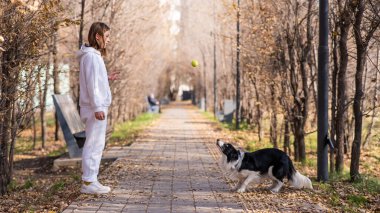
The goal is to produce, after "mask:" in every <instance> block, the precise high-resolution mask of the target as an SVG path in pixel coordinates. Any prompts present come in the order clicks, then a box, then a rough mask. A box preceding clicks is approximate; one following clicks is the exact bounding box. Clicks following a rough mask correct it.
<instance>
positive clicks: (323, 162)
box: [317, 0, 333, 181]
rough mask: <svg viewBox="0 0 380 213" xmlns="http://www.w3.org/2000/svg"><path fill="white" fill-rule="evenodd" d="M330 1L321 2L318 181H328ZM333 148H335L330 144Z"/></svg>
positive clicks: (323, 0) (321, 0) (322, 0)
mask: <svg viewBox="0 0 380 213" xmlns="http://www.w3.org/2000/svg"><path fill="white" fill-rule="evenodd" d="M328 10H329V6H328V0H319V47H318V150H317V154H318V159H317V167H318V168H317V176H318V181H327V180H328V155H327V144H328V142H329V138H328V102H329V101H328V71H329V70H328V68H329V47H328V33H329V26H328ZM330 146H331V148H333V146H332V144H331V143H330Z"/></svg>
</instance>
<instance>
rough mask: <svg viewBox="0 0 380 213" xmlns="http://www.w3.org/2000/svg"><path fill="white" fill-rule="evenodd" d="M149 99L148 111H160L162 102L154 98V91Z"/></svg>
mask: <svg viewBox="0 0 380 213" xmlns="http://www.w3.org/2000/svg"><path fill="white" fill-rule="evenodd" d="M147 100H148V104H149V107H148V108H149V109H148V112H151V113H160V102H159V101H158V100H157V99H155V98H154V94H153V93H152V94H150V95H148V97H147Z"/></svg>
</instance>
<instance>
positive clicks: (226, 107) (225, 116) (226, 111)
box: [217, 99, 236, 123]
mask: <svg viewBox="0 0 380 213" xmlns="http://www.w3.org/2000/svg"><path fill="white" fill-rule="evenodd" d="M235 109H236V103H235V101H233V100H228V99H225V100H223V111H221V112H218V113H217V118H218V119H219V121H222V122H226V123H232V120H233V117H234V112H235Z"/></svg>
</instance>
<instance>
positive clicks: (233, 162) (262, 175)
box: [216, 139, 313, 193]
mask: <svg viewBox="0 0 380 213" xmlns="http://www.w3.org/2000/svg"><path fill="white" fill-rule="evenodd" d="M216 145H217V146H218V147H219V149H220V151H221V152H222V164H223V166H224V168H225V169H226V170H227V171H228V172H232V174H233V175H234V176H235V177H237V178H238V179H239V183H238V184H237V185H236V188H235V190H237V192H245V190H246V188H247V186H248V184H249V183H251V182H253V183H261V182H262V181H263V180H265V179H270V180H272V182H273V184H272V186H271V187H270V190H271V191H272V192H274V193H277V192H279V191H280V189H281V187H282V186H283V185H284V182H283V180H284V178H285V177H286V178H287V179H288V181H289V183H290V185H291V186H293V187H295V188H297V189H301V188H307V189H313V186H312V184H311V181H310V179H309V178H307V177H306V176H304V175H301V174H300V173H299V172H297V171H296V170H295V168H294V166H293V163H292V161H291V160H290V158H289V156H288V155H287V154H286V153H285V152H283V151H281V150H279V149H275V148H267V149H260V150H257V151H255V152H243V151H240V150H237V149H235V147H233V146H232V145H231V144H229V143H225V142H223V141H221V140H220V139H217V140H216Z"/></svg>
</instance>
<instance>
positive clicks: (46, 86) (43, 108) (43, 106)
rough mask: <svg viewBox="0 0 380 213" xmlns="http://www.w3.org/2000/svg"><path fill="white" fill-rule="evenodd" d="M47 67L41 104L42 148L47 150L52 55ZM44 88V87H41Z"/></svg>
mask: <svg viewBox="0 0 380 213" xmlns="http://www.w3.org/2000/svg"><path fill="white" fill-rule="evenodd" d="M47 60H48V62H47V66H46V67H45V79H44V80H45V82H44V86H43V91H42V99H41V103H40V110H41V111H40V118H41V142H42V145H41V146H42V148H43V149H44V148H45V143H46V131H47V130H46V116H45V114H46V113H45V112H46V99H47V93H48V89H49V80H50V65H51V63H50V53H49V54H48V58H47ZM41 87H42V85H41Z"/></svg>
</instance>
